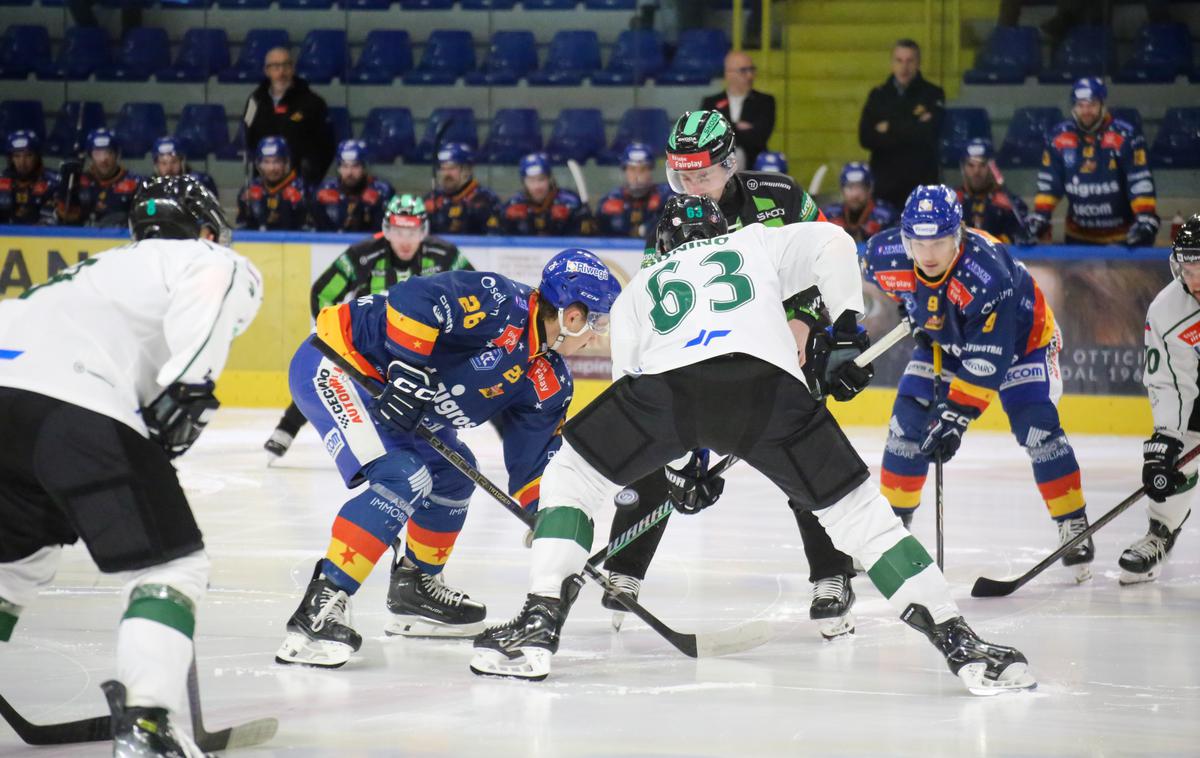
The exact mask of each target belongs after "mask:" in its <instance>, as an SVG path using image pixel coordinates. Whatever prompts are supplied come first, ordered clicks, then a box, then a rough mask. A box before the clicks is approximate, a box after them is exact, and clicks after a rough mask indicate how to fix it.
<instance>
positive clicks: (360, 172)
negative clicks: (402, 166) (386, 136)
mask: <svg viewBox="0 0 1200 758" xmlns="http://www.w3.org/2000/svg"><path fill="white" fill-rule="evenodd" d="M335 171H336V172H337V176H336V177H335V178H332V179H326V180H325V181H324V182H321V186H320V187H318V188H317V191H316V193H315V194H314V195H313V197H312V206H311V208H310V209H309V214H308V215H309V218H311V219H312V223H313V226H314V227H315V228H316V229H317V231H321V232H374V231H375V230H376V229H379V228H380V227H381V226H383V213H384V209H385V208H387V204H388V201H389V200H391V199H392V195H394V194H395V190H393V189H392V185H390V184H388V183H387V182H385V181H384V180H382V179H380V178H378V177H375V176H371V174H369V173H368V172H367V143H365V142H363V141H362V140H357V139H348V140H343V141H342V142H341V143H340V144H339V145H338V146H337V161H336V169H335Z"/></svg>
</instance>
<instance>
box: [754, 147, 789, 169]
mask: <svg viewBox="0 0 1200 758" xmlns="http://www.w3.org/2000/svg"><path fill="white" fill-rule="evenodd" d="M754 170H755V171H765V172H767V173H768V174H786V173H787V172H788V162H787V156H785V155H784V154H783V153H777V152H775V151H773V150H766V151H764V152H761V153H759V154H758V158H756V159H755V160H754Z"/></svg>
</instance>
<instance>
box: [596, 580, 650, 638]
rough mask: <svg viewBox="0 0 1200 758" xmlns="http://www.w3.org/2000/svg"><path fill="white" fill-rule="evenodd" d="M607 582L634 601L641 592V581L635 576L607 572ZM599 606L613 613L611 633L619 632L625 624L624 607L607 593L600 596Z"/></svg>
mask: <svg viewBox="0 0 1200 758" xmlns="http://www.w3.org/2000/svg"><path fill="white" fill-rule="evenodd" d="M608 580H609V581H610V582H612V583H613V586H615V587H616V588H617V589H619V590H621V591H622V592H624V593H625V594H626V595H629V596H631V597H632V598H633V599H634V600H637V599H638V593H639V592H641V591H642V580H641V579H638V578H637V577H636V576H629V575H628V574H619V573H617V572H616V571H610V572H608ZM600 605H603V606H604V607H605V608H608V609H609V610H610V611H612V612H613V615H612V628H613V631H614V632H619V631H621V624H622V623H624V622H625V606H623V605H621V603H620V602H619V601H618V600H617V599H616V598H615V597H613V596H612V595H611V594H609V593H607V592H605V593H604V595H603V596H601V598H600Z"/></svg>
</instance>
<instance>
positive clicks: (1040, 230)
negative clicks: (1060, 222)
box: [1025, 213, 1050, 240]
mask: <svg viewBox="0 0 1200 758" xmlns="http://www.w3.org/2000/svg"><path fill="white" fill-rule="evenodd" d="M1025 231H1026V232H1028V233H1029V236H1030V237H1033V238H1034V239H1035V240H1040V239H1042V237H1043V236H1048V235H1049V233H1050V215H1049V214H1045V213H1030V214H1029V215H1028V216H1026V217H1025Z"/></svg>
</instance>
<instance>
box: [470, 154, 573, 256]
mask: <svg viewBox="0 0 1200 758" xmlns="http://www.w3.org/2000/svg"><path fill="white" fill-rule="evenodd" d="M518 171H519V172H520V174H521V191H520V192H518V193H517V194H515V195H513V196H512V197H510V198H509V199H508V202H506V203H505V204H504V205H503V206H502V207H501V208H500V210H499V211H498V213H497V215H496V216H494V217H493V218H492V219H491V220H490V221H488V231H489V232H493V233H496V232H498V233H500V234H512V235H519V236H535V237H545V236H550V237H571V236H583V237H590V236H591V235H592V234H594V233H595V231H596V220H595V219H594V218H592V212H591V210H590V209H589V208H588V207H587V205H586V204H585V203H584V202H583V201H581V200H580V199H579V195H576V194H575V193H574V192H571V191H570V190H566V189H563V188H561V187H559V186H558V182H556V181H554V174H553V173H551V170H550V158H549V157H548V156H547V155H546V154H545V153H530V154H529V155H526V156H525V157H524V158H522V159H521V165H520V167H519V169H518Z"/></svg>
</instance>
